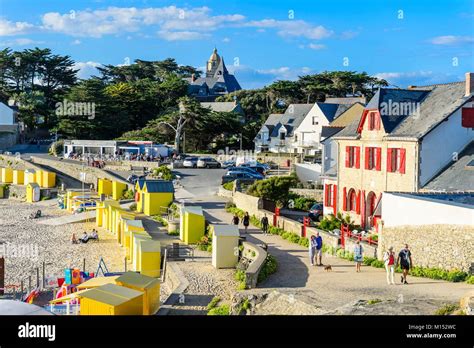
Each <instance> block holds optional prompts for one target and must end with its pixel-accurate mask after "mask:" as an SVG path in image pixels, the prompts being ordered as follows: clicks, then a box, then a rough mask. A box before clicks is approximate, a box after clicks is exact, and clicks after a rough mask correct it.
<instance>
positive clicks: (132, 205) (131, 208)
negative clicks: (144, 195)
mask: <svg viewBox="0 0 474 348" xmlns="http://www.w3.org/2000/svg"><path fill="white" fill-rule="evenodd" d="M129 209H130V210H131V211H136V210H137V203H132V204H130V207H129Z"/></svg>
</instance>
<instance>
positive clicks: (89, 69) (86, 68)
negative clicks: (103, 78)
mask: <svg viewBox="0 0 474 348" xmlns="http://www.w3.org/2000/svg"><path fill="white" fill-rule="evenodd" d="M101 65H102V64H100V63H97V62H91V61H89V62H76V63H75V64H74V69H79V71H78V72H77V76H78V77H79V78H81V79H87V78H89V77H91V76H92V75H95V74H97V73H98V70H97V67H99V66H101Z"/></svg>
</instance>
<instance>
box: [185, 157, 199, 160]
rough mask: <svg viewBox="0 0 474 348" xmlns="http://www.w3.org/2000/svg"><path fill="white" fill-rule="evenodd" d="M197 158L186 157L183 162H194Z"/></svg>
mask: <svg viewBox="0 0 474 348" xmlns="http://www.w3.org/2000/svg"><path fill="white" fill-rule="evenodd" d="M196 159H197V158H196V157H186V158H185V159H184V160H185V161H195V160H196Z"/></svg>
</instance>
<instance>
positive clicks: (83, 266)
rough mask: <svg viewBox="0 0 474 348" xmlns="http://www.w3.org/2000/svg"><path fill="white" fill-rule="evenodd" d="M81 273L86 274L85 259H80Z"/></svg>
mask: <svg viewBox="0 0 474 348" xmlns="http://www.w3.org/2000/svg"><path fill="white" fill-rule="evenodd" d="M82 272H84V273H86V258H85V257H84V258H83V259H82Z"/></svg>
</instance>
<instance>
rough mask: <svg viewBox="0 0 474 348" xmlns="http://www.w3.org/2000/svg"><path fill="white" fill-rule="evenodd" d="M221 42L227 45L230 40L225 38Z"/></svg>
mask: <svg viewBox="0 0 474 348" xmlns="http://www.w3.org/2000/svg"><path fill="white" fill-rule="evenodd" d="M222 42H225V43H228V42H230V38H228V37H225V38H223V39H222Z"/></svg>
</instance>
